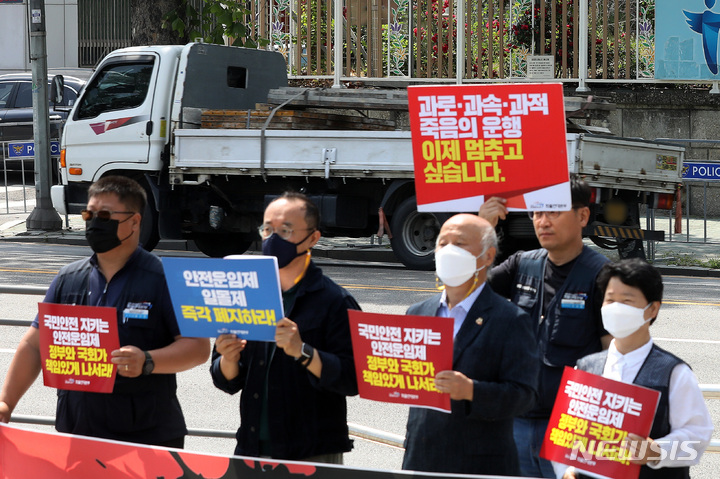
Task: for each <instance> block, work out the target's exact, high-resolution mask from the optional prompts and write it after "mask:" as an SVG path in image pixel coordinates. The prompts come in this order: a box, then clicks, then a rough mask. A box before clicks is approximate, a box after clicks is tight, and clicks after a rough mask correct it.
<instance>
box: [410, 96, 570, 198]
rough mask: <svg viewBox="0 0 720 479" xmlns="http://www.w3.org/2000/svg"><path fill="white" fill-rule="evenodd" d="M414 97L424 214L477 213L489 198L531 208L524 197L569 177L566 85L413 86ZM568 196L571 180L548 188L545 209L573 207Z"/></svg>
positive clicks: (415, 154)
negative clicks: (509, 200)
mask: <svg viewBox="0 0 720 479" xmlns="http://www.w3.org/2000/svg"><path fill="white" fill-rule="evenodd" d="M408 101H409V110H410V127H411V131H412V144H413V161H414V167H415V191H416V195H417V204H418V210H419V211H471V210H473V209H477V207H478V206H480V204H482V203H483V202H484V198H486V197H489V196H502V197H505V198H509V199H511V202H510V203H511V206H513V207H515V208H519V209H524V208H526V207H527V208H530V207H531V203H536V202H537V201H538V200H537V198H536V197H533V198H526V197H524V195H526V194H528V193H532V192H536V191H542V190H545V189H547V188H549V187H553V186H557V185H561V184H563V183H567V182H568V178H569V177H568V163H567V162H568V160H567V145H566V136H565V135H566V130H565V106H564V100H563V91H562V85H561V84H559V83H542V84H530V83H515V84H492V85H454V86H412V87H409V88H408ZM548 195H550V197H549V198H548ZM569 195H570V189H569V184H568V185H567V186H566V187H565V188H564V189H563V190H561V191H558V190H557V188H555V189H550V190H548V191H544V192H543V195H542V198H541V201H542V206H541V208H542V209H558V210H562V209H565V210H567V209H570V198H569ZM536 209H537V208H536Z"/></svg>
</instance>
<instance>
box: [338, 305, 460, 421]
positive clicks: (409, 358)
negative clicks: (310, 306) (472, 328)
mask: <svg viewBox="0 0 720 479" xmlns="http://www.w3.org/2000/svg"><path fill="white" fill-rule="evenodd" d="M348 313H349V316H350V329H351V334H352V344H353V354H354V356H355V371H356V373H357V379H358V389H359V391H360V397H362V398H365V399H372V400H374V401H382V402H390V403H399V404H407V405H410V406H423V407H429V408H434V409H439V410H441V411H446V412H450V395H449V394H443V393H441V392H440V391H438V390H437V389H435V375H436V374H437V373H438V372H440V371H446V370H449V369H452V355H453V319H452V318H436V317H430V316H400V315H394V314H377V313H365V312H362V311H355V310H350V311H348Z"/></svg>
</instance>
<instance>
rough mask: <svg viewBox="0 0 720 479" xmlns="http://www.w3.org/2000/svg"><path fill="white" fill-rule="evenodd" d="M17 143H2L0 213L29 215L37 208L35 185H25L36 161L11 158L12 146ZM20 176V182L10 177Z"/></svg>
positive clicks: (0, 154) (0, 156) (0, 158)
mask: <svg viewBox="0 0 720 479" xmlns="http://www.w3.org/2000/svg"><path fill="white" fill-rule="evenodd" d="M17 143H19V142H17V141H0V150H1V151H0V160H2V169H3V170H2V173H3V189H2V191H0V213H2V212H4V213H5V214H10V213H28V212H29V211H30V210H31V209H32V208H33V207H34V206H35V196H34V189H33V188H32V186H33V185H28V184H26V183H25V180H26V178H27V173H29V172H32V171H33V169H34V164H35V163H34V160H32V159H28V158H20V159H16V158H13V157H10V155H9V152H10V148H11V145H13V144H17ZM11 175H16V176H19V178H20V181H19V184H18V181H17V180H15V181H12V183H13V185H11V184H10V183H11V180H10V178H9V176H11Z"/></svg>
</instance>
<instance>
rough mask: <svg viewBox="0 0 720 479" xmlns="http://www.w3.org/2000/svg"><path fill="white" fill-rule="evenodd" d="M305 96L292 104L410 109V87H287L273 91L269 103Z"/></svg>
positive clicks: (269, 96)
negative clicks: (392, 88)
mask: <svg viewBox="0 0 720 479" xmlns="http://www.w3.org/2000/svg"><path fill="white" fill-rule="evenodd" d="M303 91H305V93H304V94H303V95H301V96H300V97H298V98H296V99H294V100H293V101H291V102H290V103H289V104H288V105H292V106H295V107H318V108H350V109H358V110H400V111H407V109H408V99H407V90H374V89H368V88H362V89H343V88H337V89H325V88H298V87H284V88H276V89H272V90H270V92H269V93H268V103H270V104H271V105H280V104H281V103H284V102H285V101H287V100H289V99H290V98H292V97H294V96H295V95H297V94H299V93H301V92H303Z"/></svg>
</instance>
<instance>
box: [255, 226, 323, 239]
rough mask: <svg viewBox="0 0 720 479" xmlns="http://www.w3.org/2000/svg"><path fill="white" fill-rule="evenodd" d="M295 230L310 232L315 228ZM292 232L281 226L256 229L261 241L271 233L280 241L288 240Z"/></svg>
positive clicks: (290, 229) (292, 230)
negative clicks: (279, 238) (280, 239)
mask: <svg viewBox="0 0 720 479" xmlns="http://www.w3.org/2000/svg"><path fill="white" fill-rule="evenodd" d="M297 229H298V230H300V231H310V230H313V231H314V230H315V228H297ZM294 231H295V230H294V229H292V228H288V227H287V226H281V227H279V228H277V229H275V228H273V227H272V226H270V225H262V226H261V227H259V228H258V233H260V237H261V238H262V239H267V238H269V237H270V236H271V235H272V234H273V233H275V234H276V235H278V236H279V237H281V238H282V239H284V240H289V239H290V237H291V236H292V234H293V232H294Z"/></svg>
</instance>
